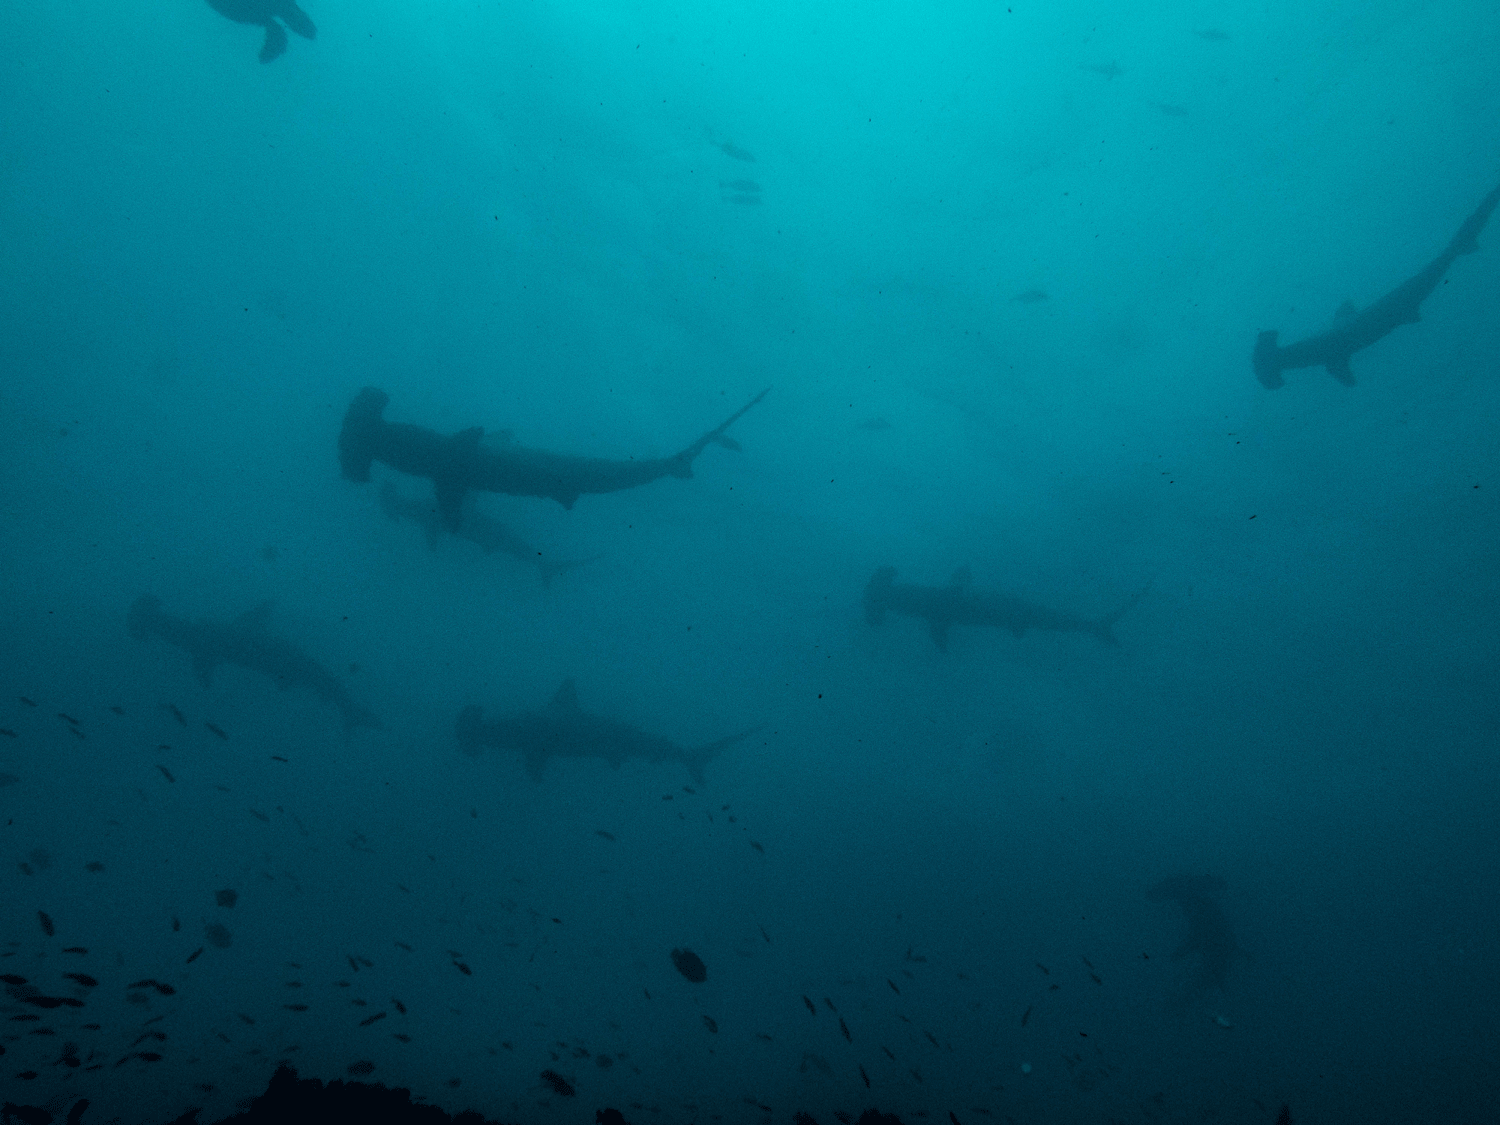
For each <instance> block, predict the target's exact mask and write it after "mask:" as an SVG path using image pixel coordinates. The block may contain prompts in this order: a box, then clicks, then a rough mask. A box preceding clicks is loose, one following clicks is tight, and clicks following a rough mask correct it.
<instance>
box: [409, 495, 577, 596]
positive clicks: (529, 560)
mask: <svg viewBox="0 0 1500 1125" xmlns="http://www.w3.org/2000/svg"><path fill="white" fill-rule="evenodd" d="M380 507H381V509H382V510H383V511H384V512H385V514H386V515H387V516H389V517H390V518H391V519H393V520H396V521H400V520H409V521H411V522H412V523H414V524H416V525H417V526H418V527H420V528H421V529H422V533H423V534H424V535H425V536H426V538H427V546H428V548H429V549H431V550H436V549H437V545H438V540H439V539H440V538H442V536H443V533H444V532H446V531H447V530H448V528H447V527H446V525H445V524H444V523H443V520H442V517H441V516H439V515H438V511H437V508H436V506H434V504H433V502H432V501H431V500H418V499H416V498H415V497H411V496H403V495H402V494H401V491H400V489H398V488H397V487H396V486H395V485H394V484H392V483H390V482H389V481H387V482H386V483H385V484H384V485H383V486H382V487H381V489H380ZM455 534H456V535H457V536H458V537H459V538H460V539H467V540H468V541H469V542H470V543H474V544H477V545H478V546H479V548H480V549H481V550H483V551H484V553H485V554H487V555H492V554H494V553H495V552H496V551H498V552H500V553H501V554H502V555H509V556H511V557H512V558H514V559H519V560H520V561H521V562H523V563H525V564H526V565H527V566H533V567H535V568H536V571H537V574H538V575H539V576H540V577H541V580H542V585H543V586H550V585H551V584H552V580H553V579H554V578H556V577H557V576H558V575H559V574H566V573H567V572H568V571H570V570H573V569H574V568H575V567H580V566H583V565H584V564H585V563H590V562H593V561H594V559H592V558H589V559H553V558H548V557H547V556H546V555H545V554H543V553H542V552H541V551H539V550H537V549H536V548H535V547H533V546H532V545H531V544H529V543H527V542H526V540H524V539H522V538H521V537H520V536H519V535H517V534H516V533H515V532H514V531H512V530H511V529H510V527H508V526H507V525H506V524H504V523H502V522H501V521H499V520H497V519H495V518H494V517H493V516H487V515H485V514H484V513H483V512H481V511H480V510H479V509H478V507H477V506H475V505H474V504H473V502H472V500H471V501H470V502H468V503H465V504H464V506H463V512H462V520H461V522H460V523H459V525H458V531H457V532H455ZM597 557H598V556H595V558H597Z"/></svg>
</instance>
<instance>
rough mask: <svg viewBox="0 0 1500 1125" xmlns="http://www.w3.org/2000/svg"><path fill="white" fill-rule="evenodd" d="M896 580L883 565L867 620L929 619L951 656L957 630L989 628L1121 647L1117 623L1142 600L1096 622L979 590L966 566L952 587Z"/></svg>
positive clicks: (870, 589)
mask: <svg viewBox="0 0 1500 1125" xmlns="http://www.w3.org/2000/svg"><path fill="white" fill-rule="evenodd" d="M895 579H896V568H895V567H892V566H883V567H881V568H880V569H879V570H877V571H876V572H875V574H874V577H872V578H871V579H870V581H869V583H868V584H867V585H866V586H865V620H866V621H868V622H869V623H870V624H871V625H879V624H881V623H882V622H883V621H884V620H885V615H886V613H887V612H892V613H903V614H906V615H907V616H909V617H922V618H926V620H927V628H928V631H929V632H931V634H932V639H933V642H934V643H935V644H936V645H937V646H938V648H940V649H942V650H943V651H944V652H947V651H948V630H949V628H950V627H952V626H954V625H988V626H990V627H991V628H995V629H1009V630H1010V631H1011V632H1012V633H1014V634H1015V635H1016V636H1018V637H1019V636H1022V635H1024V634H1025V632H1026V630H1028V629H1046V630H1048V631H1050V632H1054V633H1089V634H1091V635H1092V636H1095V637H1098V638H1099V639H1100V640H1101V641H1103V642H1104V643H1105V644H1107V645H1117V644H1119V643H1120V642H1119V641H1117V640H1116V639H1115V634H1114V626H1115V622H1117V621H1119V620H1120V618H1121V617H1123V616H1124V615H1125V611H1126V610H1128V609H1129V608H1130V607H1131V606H1132V605H1134V604H1135V602H1136V600H1137V599H1139V598H1140V595H1139V594H1137V595H1136V596H1135V597H1134V598H1132V599H1131V600H1130V601H1128V602H1126V603H1125V604H1124V605H1123V606H1121V607H1120V608H1119V609H1117V610H1115V612H1113V613H1111V614H1107V615H1106V616H1104V617H1100V618H1098V619H1097V620H1090V619H1088V618H1086V617H1074V616H1073V615H1072V614H1068V613H1059V612H1057V611H1056V610H1051V609H1047V608H1046V607H1045V606H1039V605H1035V604H1033V603H1032V602H1028V601H1024V600H1023V599H1021V598H1012V597H1007V596H1006V595H1004V594H988V593H983V592H981V591H978V590H975V589H974V588H973V580H972V578H971V577H970V574H969V568H968V567H966V566H961V567H959V568H958V569H957V570H955V571H954V572H953V577H952V578H950V579H949V580H948V585H946V586H918V585H916V584H914V583H911V582H897V581H896V580H895Z"/></svg>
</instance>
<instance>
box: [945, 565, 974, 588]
mask: <svg viewBox="0 0 1500 1125" xmlns="http://www.w3.org/2000/svg"><path fill="white" fill-rule="evenodd" d="M973 582H974V576H973V575H972V574H970V573H969V568H968V567H966V566H961V567H959V568H958V569H957V570H955V571H954V572H953V577H952V578H950V579H948V585H950V586H953V587H955V588H957V589H959V590H967V589H968V588H969V587H970V585H972V584H973Z"/></svg>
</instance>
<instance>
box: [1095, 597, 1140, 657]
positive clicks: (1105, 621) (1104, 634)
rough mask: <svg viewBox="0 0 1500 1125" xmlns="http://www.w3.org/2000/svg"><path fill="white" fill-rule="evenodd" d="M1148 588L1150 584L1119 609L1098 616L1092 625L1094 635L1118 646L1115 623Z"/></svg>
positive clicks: (1108, 643)
mask: <svg viewBox="0 0 1500 1125" xmlns="http://www.w3.org/2000/svg"><path fill="white" fill-rule="evenodd" d="M1149 589H1151V587H1150V586H1147V587H1145V589H1143V590H1141V591H1140V592H1139V593H1137V594H1135V595H1134V596H1133V597H1132V598H1131V599H1130V600H1129V601H1128V602H1126V603H1125V604H1124V605H1122V606H1121V607H1120V608H1119V609H1117V610H1115V611H1114V612H1113V613H1106V614H1105V615H1104V616H1103V617H1101V618H1099V620H1098V622H1097V623H1096V625H1095V627H1094V633H1095V635H1096V636H1097V637H1098V638H1099V639H1100V640H1101V641H1103V642H1104V643H1105V644H1107V645H1110V646H1112V647H1115V648H1118V647H1119V645H1120V639H1119V638H1118V637H1116V636H1115V625H1116V624H1117V623H1118V622H1119V620H1120V618H1122V617H1124V616H1125V615H1126V614H1127V613H1129V612H1130V611H1131V610H1132V609H1134V608H1135V603H1136V602H1138V601H1140V600H1141V599H1142V598H1144V597H1145V596H1146V591H1147V590H1149Z"/></svg>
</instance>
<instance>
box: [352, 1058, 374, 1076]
mask: <svg viewBox="0 0 1500 1125" xmlns="http://www.w3.org/2000/svg"><path fill="white" fill-rule="evenodd" d="M348 1071H349V1073H350V1074H353V1075H360V1076H362V1075H366V1074H372V1073H374V1071H375V1064H374V1063H372V1062H369V1061H368V1060H361V1061H360V1062H352V1063H350V1064H349V1066H348Z"/></svg>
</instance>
